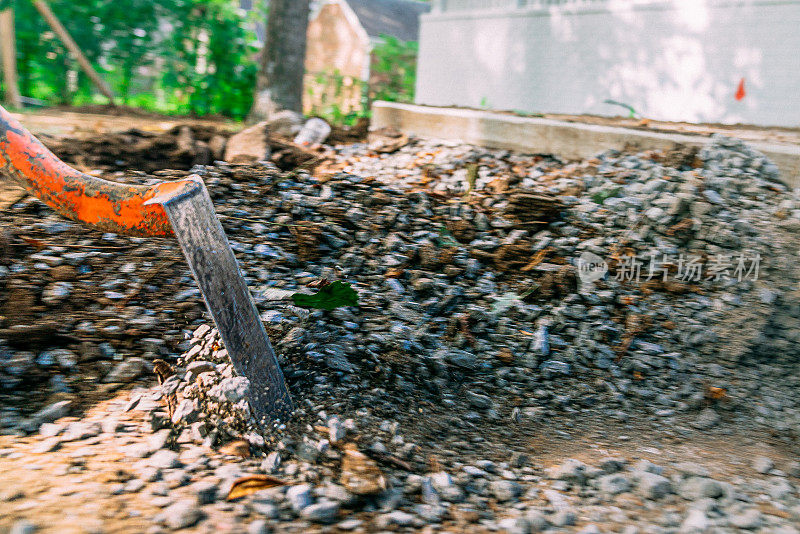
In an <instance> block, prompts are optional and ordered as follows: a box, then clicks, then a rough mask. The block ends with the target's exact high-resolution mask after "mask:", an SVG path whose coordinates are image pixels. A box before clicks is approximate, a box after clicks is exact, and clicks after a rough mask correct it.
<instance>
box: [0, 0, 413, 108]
mask: <svg viewBox="0 0 800 534" xmlns="http://www.w3.org/2000/svg"><path fill="white" fill-rule="evenodd" d="M266 4H267V0H255V1H254V5H255V9H254V10H252V11H250V12H247V11H245V10H243V9H240V8H239V7H238V6H239V2H238V0H157V1H154V0H79V1H72V0H51V1H50V5H51V8H52V9H53V11H54V12H55V14H56V15H57V16H58V17H59V19H60V20H61V22H62V23H63V24H64V26H65V27H66V28H67V30H68V31H69V32H70V34H71V35H72V37H73V38H74V39H75V41H76V42H77V43H78V45H79V46H80V47H81V49H82V50H83V52H84V53H85V54H86V56H87V58H88V59H89V60H90V61H91V62H92V64H93V65H94V67H95V69H96V70H97V71H98V72H99V73H100V74H101V75H102V76H103V77H104V78H105V79H106V81H107V82H108V83H109V85H110V86H111V87H112V90H113V91H114V93H115V94H116V95H117V96H118V98H119V101H120V103H122V104H125V105H129V106H135V107H139V108H143V109H147V110H151V111H158V112H161V113H170V114H194V115H211V114H218V115H223V116H228V117H233V118H237V119H238V118H243V117H244V116H246V115H247V112H248V111H249V109H250V106H251V104H252V99H253V90H254V87H255V79H256V72H257V69H258V62H257V54H258V44H257V41H256V36H255V34H254V32H253V29H254V27H255V24H254V22H255V21H256V20H258V21H261V22H263V21H264V20H265V17H266V11H267V7H266ZM9 5H11V6H13V8H14V14H15V22H16V32H17V35H16V37H17V68H18V70H19V76H20V92H21V93H22V94H23V96H26V97H31V98H35V99H39V100H42V101H44V102H46V103H47V104H60V105H84V104H95V103H104V102H105V100H104V99H103V98H102V97H101V96H99V95H97V94H96V92H95V91H94V90H93V88H92V85H91V82H90V81H89V79H88V78H87V77H86V76H85V75H84V74H83V73H82V72H81V71H80V69H79V68H78V67H77V64H76V62H75V61H74V60H73V59H72V58H71V57H70V56H69V54H68V53H67V51H66V49H65V48H64V46H63V45H62V44H61V42H60V41H59V40H58V38H57V37H56V35H55V34H54V33H53V32H52V31H51V30H50V28H49V27H48V25H47V23H46V22H45V21H44V19H43V18H42V17H41V16H40V15H39V14H38V12H37V11H36V10H35V8H34V7H33V5H32V4H31V2H30V0H0V8H4V7H6V6H9ZM415 56H416V43H403V42H400V41H397V40H396V39H393V38H387V39H386V40H385V42H384V44H382V45H379V46H378V47H377V48H376V50H375V60H374V62H373V73H374V75H375V76H377V78H378V79H379V80H380V81H381V83H380V84H379V86H372V87H371V88H370V89H369V90H367V89H366V88H365V89H364V92H365V95H364V97H365V99H378V98H379V99H384V100H398V101H410V100H411V99H413V87H414V59H415ZM331 83H335V77H334V79H333V81H332V82H331ZM365 109H368V106H367V107H366V108H365ZM315 111H317V112H318V113H319V114H321V115H324V116H326V117H327V118H329V119H332V120H334V121H336V122H342V121H345V120H352V119H353V118H354V117H356V116H358V115H363V113H364V112H359V113H347V114H345V113H343V112H342V110H340V109H337V108H336V107H335V106H330V107H328V108H326V109H320V110H315Z"/></svg>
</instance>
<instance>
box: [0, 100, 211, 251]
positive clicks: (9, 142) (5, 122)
mask: <svg viewBox="0 0 800 534" xmlns="http://www.w3.org/2000/svg"><path fill="white" fill-rule="evenodd" d="M0 174H2V175H5V176H7V177H9V178H11V179H12V180H14V181H16V182H17V183H19V184H20V185H21V186H22V187H24V188H25V189H26V190H27V191H28V192H29V193H30V194H31V195H33V196H35V197H36V198H38V199H39V200H41V201H42V202H44V203H45V204H47V205H48V206H50V207H51V208H53V209H54V210H55V211H56V212H58V213H59V214H61V215H63V216H64V217H66V218H68V219H72V220H74V221H81V222H84V223H87V224H90V225H92V226H95V227H97V228H99V229H101V230H105V231H108V232H115V233H120V234H127V235H136V236H171V235H173V232H172V227H171V225H170V223H169V219H168V218H167V214H166V212H165V211H164V208H163V207H162V206H161V205H160V204H158V203H157V201H156V203H153V202H150V203H147V201H148V200H151V199H153V198H154V197H156V196H159V197H164V196H172V195H174V194H178V193H179V192H180V191H181V189H183V188H187V187H195V186H196V183H195V182H194V181H192V180H178V181H176V182H161V183H158V184H155V185H152V186H144V185H127V184H120V183H117V182H110V181H108V180H103V179H101V178H95V177H93V176H89V175H88V174H84V173H82V172H79V171H77V170H75V169H73V168H72V167H70V166H69V165H67V164H66V163H64V162H63V161H61V160H60V159H58V158H57V157H56V156H55V155H54V154H53V153H52V152H50V151H49V150H48V149H47V148H46V147H45V146H44V145H43V144H42V143H41V142H40V141H39V140H38V139H36V138H35V137H34V136H33V135H32V134H31V133H30V132H29V131H28V130H26V129H25V128H24V127H23V126H22V125H21V124H20V123H19V121H17V120H16V119H15V118H14V117H13V116H12V115H11V114H10V113H9V112H8V111H6V110H5V109H4V108H3V107H1V106H0ZM145 203H147V204H145Z"/></svg>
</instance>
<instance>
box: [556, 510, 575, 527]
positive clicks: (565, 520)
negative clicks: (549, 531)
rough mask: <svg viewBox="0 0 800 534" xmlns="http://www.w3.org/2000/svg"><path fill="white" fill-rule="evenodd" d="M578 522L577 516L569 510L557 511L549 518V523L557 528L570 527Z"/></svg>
mask: <svg viewBox="0 0 800 534" xmlns="http://www.w3.org/2000/svg"><path fill="white" fill-rule="evenodd" d="M577 520H578V516H577V515H576V514H575V512H573V511H572V510H570V509H563V510H559V511H557V512H556V513H555V514H553V516H552V517H551V518H550V522H551V523H552V524H553V525H554V526H557V527H571V526H572V525H574V524H575V522H576V521H577Z"/></svg>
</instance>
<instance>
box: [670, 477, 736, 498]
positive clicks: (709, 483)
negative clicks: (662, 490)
mask: <svg viewBox="0 0 800 534" xmlns="http://www.w3.org/2000/svg"><path fill="white" fill-rule="evenodd" d="M724 493H725V490H724V488H723V487H722V485H721V484H720V483H719V482H717V481H716V480H713V479H710V478H702V477H692V478H688V479H686V480H684V481H683V482H681V483H680V485H679V486H678V495H680V496H681V497H683V498H684V499H687V500H690V501H696V500H698V499H705V498H711V499H716V498H718V497H721V496H722V495H723V494H724Z"/></svg>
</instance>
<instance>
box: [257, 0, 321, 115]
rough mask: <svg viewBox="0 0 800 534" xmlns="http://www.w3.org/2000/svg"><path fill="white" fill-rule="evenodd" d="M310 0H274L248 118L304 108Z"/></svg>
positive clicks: (270, 6) (270, 5)
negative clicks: (304, 78) (304, 77)
mask: <svg viewBox="0 0 800 534" xmlns="http://www.w3.org/2000/svg"><path fill="white" fill-rule="evenodd" d="M308 16H309V0H271V1H270V3H269V14H268V15H267V37H266V42H265V43H264V50H262V52H261V65H260V68H259V73H258V79H257V82H256V94H255V98H254V99H253V108H252V109H251V110H250V116H249V120H250V121H252V122H258V121H262V120H266V119H267V118H268V117H269V116H270V115H272V114H274V113H275V112H276V111H280V110H285V109H288V110H291V111H296V112H297V113H302V112H303V75H304V74H305V59H306V29H307V28H308Z"/></svg>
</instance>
